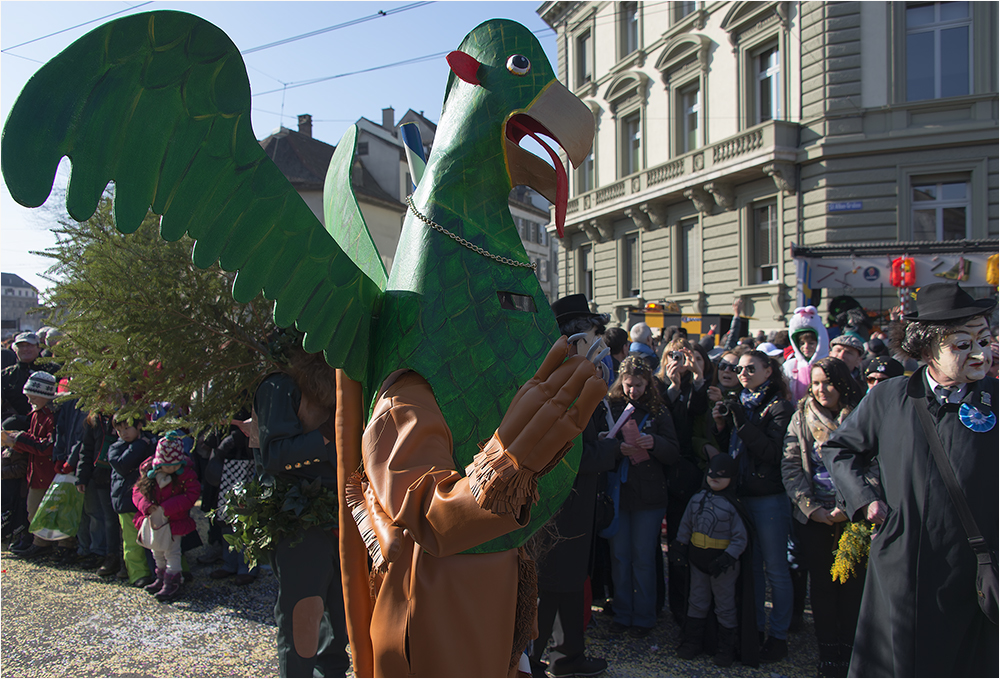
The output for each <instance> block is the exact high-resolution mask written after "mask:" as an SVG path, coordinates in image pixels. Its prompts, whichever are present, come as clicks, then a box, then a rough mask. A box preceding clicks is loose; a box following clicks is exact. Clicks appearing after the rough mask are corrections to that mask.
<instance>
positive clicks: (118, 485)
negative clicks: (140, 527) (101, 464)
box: [108, 433, 156, 514]
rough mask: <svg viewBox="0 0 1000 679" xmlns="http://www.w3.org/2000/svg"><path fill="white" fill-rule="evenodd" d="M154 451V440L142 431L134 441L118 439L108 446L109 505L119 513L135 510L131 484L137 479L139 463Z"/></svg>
mask: <svg viewBox="0 0 1000 679" xmlns="http://www.w3.org/2000/svg"><path fill="white" fill-rule="evenodd" d="M155 452H156V441H155V440H154V439H153V436H152V434H146V433H143V434H142V435H140V436H139V438H137V439H136V440H135V441H132V442H131V443H126V442H125V441H123V440H121V439H118V440H117V441H115V442H114V443H112V444H111V447H110V448H108V462H109V463H110V464H111V470H112V471H111V506H112V507H114V508H115V511H116V512H118V513H119V514H130V513H132V512H134V511H135V504H133V502H132V486H134V485H135V482H136V481H138V480H139V465H141V464H142V463H143V462H144V461H146V459H147V458H150V457H152V456H153V453H155Z"/></svg>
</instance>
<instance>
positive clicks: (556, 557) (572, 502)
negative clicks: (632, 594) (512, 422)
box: [538, 402, 620, 592]
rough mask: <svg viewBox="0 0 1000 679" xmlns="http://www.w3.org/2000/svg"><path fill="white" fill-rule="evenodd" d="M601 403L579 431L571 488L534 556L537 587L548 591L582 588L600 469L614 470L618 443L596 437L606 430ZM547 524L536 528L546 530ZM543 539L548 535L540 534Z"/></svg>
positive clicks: (587, 570) (592, 538) (587, 565)
mask: <svg viewBox="0 0 1000 679" xmlns="http://www.w3.org/2000/svg"><path fill="white" fill-rule="evenodd" d="M605 420H606V418H605V406H604V403H603V402H602V403H600V404H598V406H597V410H595V411H594V415H593V416H592V417H591V418H590V421H589V422H588V423H587V426H586V428H585V429H584V430H583V434H582V437H583V452H582V453H581V455H580V469H579V471H578V472H577V475H576V481H574V482H573V489H572V490H571V491H570V493H569V497H567V498H566V501H565V502H563V505H562V507H561V508H560V509H559V511H558V512H557V513H556V515H555V516H553V517H552V519H551V521H550V523H551V524H552V525H553V526H554V527H555V535H553V536H551V537H552V538H554V539H552V540H546V544H545V545H544V546H543V547H542V549H541V550H540V551H541V555H540V556H539V557H538V588H539V589H540V590H546V591H550V592H575V591H580V590H582V589H583V586H584V582H585V581H586V579H587V576H588V575H589V566H590V554H591V547H592V545H593V540H594V532H595V531H594V509H595V506H596V502H597V489H598V485H599V484H600V481H601V476H602V475H603V473H604V472H609V471H611V470H612V469H614V466H615V455H616V453H617V452H618V449H619V445H620V444H619V442H618V441H616V440H615V439H611V440H604V441H602V440H599V439H598V437H597V434H598V432H599V431H607V428H608V427H607V424H606V422H605ZM547 530H548V526H547V527H546V528H543V529H542V531H539V533H540V534H541V533H542V532H543V531H547ZM542 537H543V539H546V538H548V537H550V536H548V535H544V534H543V536H542Z"/></svg>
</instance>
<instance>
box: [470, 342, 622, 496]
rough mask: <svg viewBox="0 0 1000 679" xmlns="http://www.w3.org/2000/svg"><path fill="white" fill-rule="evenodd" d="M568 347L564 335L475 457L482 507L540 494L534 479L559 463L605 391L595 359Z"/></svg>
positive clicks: (473, 477)
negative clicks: (576, 352)
mask: <svg viewBox="0 0 1000 679" xmlns="http://www.w3.org/2000/svg"><path fill="white" fill-rule="evenodd" d="M568 353H569V343H568V342H567V341H566V338H565V337H560V338H559V339H558V340H557V341H556V343H555V344H553V345H552V349H550V350H549V353H548V355H547V356H546V357H545V360H544V361H542V365H541V367H539V368H538V372H536V373H535V376H534V377H532V378H531V379H530V380H528V381H527V382H526V383H525V384H524V386H522V387H521V388H520V389H519V390H518V392H517V393H516V394H515V395H514V398H513V400H512V401H511V403H510V406H509V407H508V408H507V413H506V414H505V415H504V417H503V420H502V421H501V422H500V426H499V427H497V430H496V433H495V434H494V435H493V438H491V439H490V440H489V441H488V442H487V443H486V445H485V446H484V447H483V450H482V451H481V452H480V453H479V454H478V455H476V457H475V459H474V460H473V465H472V466H473V471H472V473H470V475H469V476H470V487H471V489H472V493H473V495H474V496H475V497H476V501H477V502H478V503H479V506H481V507H483V508H484V509H489V510H491V511H493V512H495V513H498V514H500V513H514V512H516V511H519V510H520V507H521V506H522V505H523V504H524V502H525V501H526V500H531V501H532V502H533V501H534V500H536V499H537V496H538V492H537V488H536V485H537V484H536V481H535V479H536V478H537V477H538V476H544V475H545V474H547V473H548V472H549V471H551V470H552V468H553V467H555V465H556V464H558V462H559V460H561V459H562V456H563V455H565V454H566V452H567V451H568V450H569V448H570V446H571V445H572V442H573V439H574V438H575V437H576V436H577V435H579V433H580V432H581V431H583V429H584V427H586V426H587V422H589V421H590V416H591V415H592V414H593V413H594V409H595V408H597V404H598V403H600V402H601V399H603V398H604V396H605V394H607V388H608V387H607V383H606V382H605V381H604V380H603V379H602V378H601V376H600V373H599V372H598V369H597V368H596V367H595V366H594V364H593V363H591V362H590V361H588V360H587V359H586V358H585V357H583V356H570V357H569V358H567V355H568Z"/></svg>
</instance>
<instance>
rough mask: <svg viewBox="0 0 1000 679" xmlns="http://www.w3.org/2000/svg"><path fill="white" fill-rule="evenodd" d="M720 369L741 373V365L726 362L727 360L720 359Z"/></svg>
mask: <svg viewBox="0 0 1000 679" xmlns="http://www.w3.org/2000/svg"><path fill="white" fill-rule="evenodd" d="M719 370H720V371H722V372H726V371H727V370H728V371H729V372H734V373H739V366H738V365H736V364H735V363H726V362H725V361H719Z"/></svg>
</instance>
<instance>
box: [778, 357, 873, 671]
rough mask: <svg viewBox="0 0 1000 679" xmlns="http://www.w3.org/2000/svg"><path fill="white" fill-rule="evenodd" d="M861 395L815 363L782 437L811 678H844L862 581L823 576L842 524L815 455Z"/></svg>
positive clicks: (840, 372)
mask: <svg viewBox="0 0 1000 679" xmlns="http://www.w3.org/2000/svg"><path fill="white" fill-rule="evenodd" d="M889 360H892V359H889ZM862 396H863V394H862V393H861V389H860V388H859V387H858V384H857V382H855V380H854V379H853V378H852V377H851V371H850V369H849V368H848V367H847V365H846V364H845V363H844V362H843V361H841V360H840V359H839V358H831V357H827V358H821V359H820V360H818V361H817V362H816V363H815V364H814V365H813V367H812V380H811V382H810V385H809V391H808V393H807V394H806V395H805V396H804V397H803V398H802V400H801V401H799V405H798V408H797V409H796V411H795V414H794V415H793V416H792V421H791V423H790V424H789V425H788V433H787V434H786V435H785V456H784V460H783V461H782V463H781V476H782V480H783V481H784V484H785V490H786V491H787V492H788V496H789V497H790V498H791V499H792V506H793V510H792V514H793V516H794V517H795V519H796V523H795V524H794V530H795V537H796V539H797V541H798V544H799V549H800V550H801V552H800V553H801V554H802V556H803V557H804V559H805V562H806V568H807V569H808V571H809V575H810V576H811V580H812V586H811V588H810V595H811V600H812V610H813V620H814V621H815V625H816V640H817V642H818V643H819V665H818V666H817V668H816V672H817V674H818V675H819V676H821V677H844V676H847V663H848V662H849V661H850V658H851V650H852V649H853V646H854V631H855V628H856V627H857V624H858V611H859V610H860V609H861V594H862V592H863V591H864V582H865V574H864V572H861V573H859V574H856V575H854V576H852V577H851V578H849V579H848V580H847V582H845V583H843V584H840V583H836V582H834V581H833V580H832V579H831V577H830V568H831V566H832V565H833V555H834V552H836V550H837V543H838V542H839V540H840V535H841V533H842V532H843V529H844V527H846V526H847V519H848V517H847V514H845V513H844V511H843V510H842V509H840V508H838V507H837V499H836V490H837V489H836V488H835V487H834V484H833V480H832V479H831V478H830V473H829V472H828V471H827V470H826V467H825V466H824V465H823V460H822V458H821V457H820V455H819V452H818V449H819V447H820V446H821V445H823V444H824V443H826V441H827V439H828V438H829V437H830V435H831V434H832V433H833V432H834V431H836V430H837V429H838V428H839V427H840V424H841V423H842V422H843V421H844V419H845V418H846V417H847V416H848V415H849V414H850V413H851V412H852V411H853V410H854V408H856V407H857V405H858V403H859V402H860V401H861V398H862Z"/></svg>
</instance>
